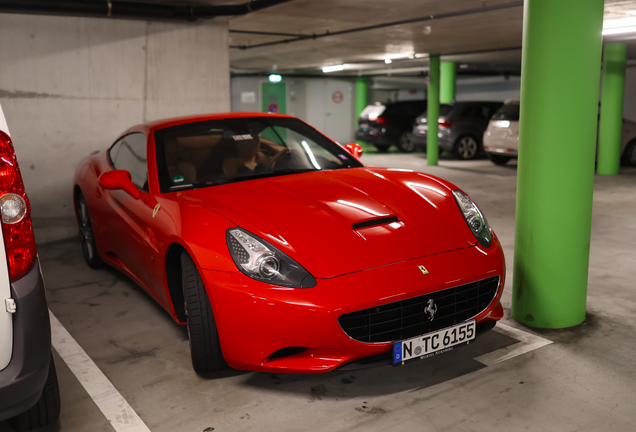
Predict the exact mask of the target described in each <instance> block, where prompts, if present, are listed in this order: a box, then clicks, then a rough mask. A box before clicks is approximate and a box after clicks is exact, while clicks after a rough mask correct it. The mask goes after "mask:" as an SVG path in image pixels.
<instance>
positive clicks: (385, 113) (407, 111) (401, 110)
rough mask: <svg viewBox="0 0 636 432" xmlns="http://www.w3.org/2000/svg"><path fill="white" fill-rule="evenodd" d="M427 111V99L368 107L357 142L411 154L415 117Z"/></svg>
mask: <svg viewBox="0 0 636 432" xmlns="http://www.w3.org/2000/svg"><path fill="white" fill-rule="evenodd" d="M425 110H426V100H410V101H401V102H387V103H385V104H383V103H380V102H376V103H375V104H373V105H368V106H367V107H366V108H365V109H364V110H363V111H362V113H360V118H359V119H358V125H359V128H358V130H357V131H356V135H355V136H356V140H361V141H366V142H368V143H370V144H373V145H374V146H375V147H376V148H377V149H378V150H380V151H386V150H388V148H389V147H391V146H392V145H393V144H395V145H396V146H397V148H398V149H399V150H400V151H403V152H412V151H413V150H415V147H414V146H413V144H412V143H411V133H412V129H413V122H414V121H415V118H416V117H417V116H418V115H420V114H421V113H422V112H424V111H425Z"/></svg>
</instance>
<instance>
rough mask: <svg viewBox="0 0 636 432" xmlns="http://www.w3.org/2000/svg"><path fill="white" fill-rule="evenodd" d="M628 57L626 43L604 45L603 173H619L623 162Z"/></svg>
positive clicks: (600, 142)
mask: <svg viewBox="0 0 636 432" xmlns="http://www.w3.org/2000/svg"><path fill="white" fill-rule="evenodd" d="M626 61H627V44H624V43H612V44H607V45H605V53H604V54H603V82H602V86H601V92H602V93H601V122H600V124H599V127H598V162H597V165H596V172H597V173H599V174H603V175H618V169H619V167H620V164H621V133H622V130H623V100H624V99H625V62H626Z"/></svg>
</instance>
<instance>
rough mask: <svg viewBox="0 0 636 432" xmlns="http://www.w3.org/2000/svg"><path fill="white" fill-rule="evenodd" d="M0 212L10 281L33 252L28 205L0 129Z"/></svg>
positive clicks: (28, 266)
mask: <svg viewBox="0 0 636 432" xmlns="http://www.w3.org/2000/svg"><path fill="white" fill-rule="evenodd" d="M0 215H1V216H2V230H3V234H4V241H5V246H6V249H7V261H8V263H9V274H10V276H11V281H12V282H13V281H15V280H17V279H19V278H20V277H21V276H23V275H24V274H26V273H27V272H28V271H29V270H31V267H32V266H33V263H34V262H35V258H36V255H37V252H36V248H35V238H34V237H33V226H32V225H31V206H30V204H29V198H28V197H27V195H26V193H25V192H24V184H23V183H22V176H21V175H20V168H19V167H18V161H17V159H16V157H15V151H14V149H13V144H12V142H11V138H10V137H9V136H8V135H7V134H5V133H4V132H2V131H0Z"/></svg>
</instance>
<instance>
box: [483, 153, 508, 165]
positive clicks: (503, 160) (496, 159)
mask: <svg viewBox="0 0 636 432" xmlns="http://www.w3.org/2000/svg"><path fill="white" fill-rule="evenodd" d="M488 159H490V161H491V162H492V163H494V164H495V165H505V164H507V163H508V161H509V160H510V159H511V158H510V156H503V155H497V154H492V153H488Z"/></svg>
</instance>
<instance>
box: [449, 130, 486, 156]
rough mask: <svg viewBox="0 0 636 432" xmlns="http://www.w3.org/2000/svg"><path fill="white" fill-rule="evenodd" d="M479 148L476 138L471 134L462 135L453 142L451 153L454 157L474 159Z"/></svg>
mask: <svg viewBox="0 0 636 432" xmlns="http://www.w3.org/2000/svg"><path fill="white" fill-rule="evenodd" d="M480 148H481V146H480V145H479V140H477V138H475V137H474V136H472V135H463V136H460V137H459V138H458V139H457V141H455V144H453V155H454V156H455V158H457V159H462V160H470V159H475V157H476V156H477V155H478V154H479V149H480Z"/></svg>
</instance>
